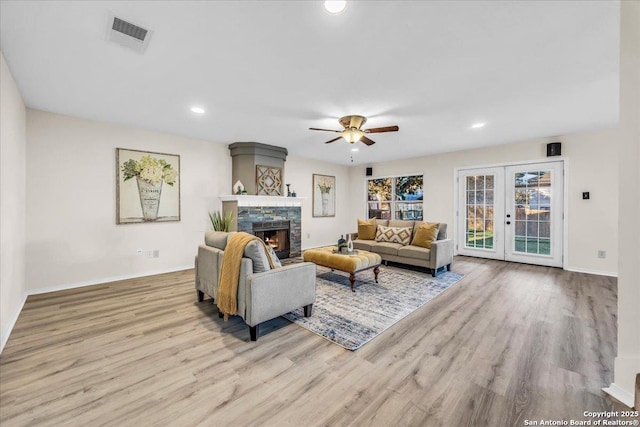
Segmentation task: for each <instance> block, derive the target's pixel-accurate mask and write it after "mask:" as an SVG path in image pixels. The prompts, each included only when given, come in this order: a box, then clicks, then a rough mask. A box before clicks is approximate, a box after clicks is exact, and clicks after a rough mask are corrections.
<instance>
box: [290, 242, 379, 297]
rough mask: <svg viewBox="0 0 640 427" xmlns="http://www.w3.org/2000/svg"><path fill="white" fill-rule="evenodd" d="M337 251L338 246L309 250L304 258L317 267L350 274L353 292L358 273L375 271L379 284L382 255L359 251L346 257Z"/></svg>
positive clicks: (305, 252)
mask: <svg viewBox="0 0 640 427" xmlns="http://www.w3.org/2000/svg"><path fill="white" fill-rule="evenodd" d="M335 250H337V246H327V247H324V248H316V249H308V250H306V251H304V253H303V254H302V257H303V259H304V260H305V261H307V262H312V263H314V264H316V265H321V266H323V267H327V268H330V269H332V270H338V271H344V272H345V273H349V281H350V282H351V290H352V291H353V292H355V291H356V289H355V286H354V284H355V282H356V273H358V272H360V271H363V270H369V269H371V268H372V269H373V274H374V275H375V279H376V283H378V273H379V272H380V269H379V267H380V263H381V262H382V258H380V255H378V254H374V253H373V252H368V251H363V250H358V253H356V254H352V255H345V254H341V253H334V251H335Z"/></svg>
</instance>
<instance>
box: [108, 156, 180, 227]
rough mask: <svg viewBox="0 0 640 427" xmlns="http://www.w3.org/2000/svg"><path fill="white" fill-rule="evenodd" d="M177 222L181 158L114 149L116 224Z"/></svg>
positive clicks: (178, 216)
mask: <svg viewBox="0 0 640 427" xmlns="http://www.w3.org/2000/svg"><path fill="white" fill-rule="evenodd" d="M166 221H180V156H179V155H177V154H165V153H154V152H151V151H139V150H128V149H125V148H116V224H139V223H150V222H166Z"/></svg>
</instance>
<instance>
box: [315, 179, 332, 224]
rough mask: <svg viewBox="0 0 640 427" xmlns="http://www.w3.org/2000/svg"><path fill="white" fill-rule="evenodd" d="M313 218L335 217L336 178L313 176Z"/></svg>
mask: <svg viewBox="0 0 640 427" xmlns="http://www.w3.org/2000/svg"><path fill="white" fill-rule="evenodd" d="M312 194H313V216H314V217H329V216H336V177H335V176H329V175H318V174H315V173H314V174H313V193H312Z"/></svg>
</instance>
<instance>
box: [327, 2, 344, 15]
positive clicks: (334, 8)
mask: <svg viewBox="0 0 640 427" xmlns="http://www.w3.org/2000/svg"><path fill="white" fill-rule="evenodd" d="M346 6H347V1H346V0H326V1H325V2H324V8H325V10H326V11H327V12H329V13H333V14H334V15H336V14H338V13H341V12H342V11H343V10H344V8H345V7H346Z"/></svg>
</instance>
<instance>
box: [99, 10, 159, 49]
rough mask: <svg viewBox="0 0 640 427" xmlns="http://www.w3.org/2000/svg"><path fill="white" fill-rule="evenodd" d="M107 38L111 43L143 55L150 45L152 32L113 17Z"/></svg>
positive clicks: (111, 17) (110, 20)
mask: <svg viewBox="0 0 640 427" xmlns="http://www.w3.org/2000/svg"><path fill="white" fill-rule="evenodd" d="M107 38H108V40H109V41H112V42H114V43H117V44H119V45H121V46H124V47H128V48H130V49H133V50H135V51H136V52H140V53H142V52H144V51H145V49H146V48H147V45H148V44H149V38H151V30H149V29H147V28H142V27H141V26H139V25H136V24H133V23H131V22H128V21H125V20H124V19H121V18H118V17H116V16H113V15H111V16H110V19H109V28H108V36H107Z"/></svg>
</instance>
